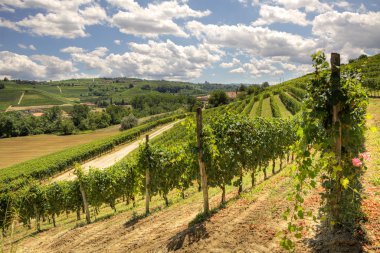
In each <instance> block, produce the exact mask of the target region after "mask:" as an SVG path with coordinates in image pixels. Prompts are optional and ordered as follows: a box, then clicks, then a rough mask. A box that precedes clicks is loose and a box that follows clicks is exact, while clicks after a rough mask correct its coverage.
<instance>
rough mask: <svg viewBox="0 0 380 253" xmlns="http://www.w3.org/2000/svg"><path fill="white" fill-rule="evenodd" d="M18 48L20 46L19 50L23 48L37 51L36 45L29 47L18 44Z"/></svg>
mask: <svg viewBox="0 0 380 253" xmlns="http://www.w3.org/2000/svg"><path fill="white" fill-rule="evenodd" d="M17 46H18V47H19V48H22V49H30V50H33V51H35V50H37V49H36V47H35V46H34V45H29V46H28V45H24V44H22V43H18V44H17Z"/></svg>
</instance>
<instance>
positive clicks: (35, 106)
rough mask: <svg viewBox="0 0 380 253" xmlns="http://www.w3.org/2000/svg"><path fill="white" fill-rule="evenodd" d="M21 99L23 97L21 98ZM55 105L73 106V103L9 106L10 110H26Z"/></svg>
mask: <svg viewBox="0 0 380 253" xmlns="http://www.w3.org/2000/svg"><path fill="white" fill-rule="evenodd" d="M20 99H21V98H20ZM55 106H60V107H61V106H73V105H72V104H62V105H31V106H16V107H15V106H12V107H11V108H8V111H26V110H36V109H48V108H52V107H55Z"/></svg>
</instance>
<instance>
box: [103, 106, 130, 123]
mask: <svg viewBox="0 0 380 253" xmlns="http://www.w3.org/2000/svg"><path fill="white" fill-rule="evenodd" d="M106 112H107V113H108V114H109V115H110V116H111V124H112V125H115V124H120V122H121V120H122V119H123V117H124V116H127V115H128V114H129V109H126V108H125V107H123V106H117V105H110V106H108V107H107V109H106Z"/></svg>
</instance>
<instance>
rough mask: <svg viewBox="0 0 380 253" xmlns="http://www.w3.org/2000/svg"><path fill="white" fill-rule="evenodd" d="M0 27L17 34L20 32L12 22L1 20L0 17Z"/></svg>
mask: <svg viewBox="0 0 380 253" xmlns="http://www.w3.org/2000/svg"><path fill="white" fill-rule="evenodd" d="M0 27H5V28H8V29H12V30H15V31H18V32H19V31H20V28H18V27H17V25H16V24H15V23H13V22H12V21H9V20H6V19H3V18H1V17H0Z"/></svg>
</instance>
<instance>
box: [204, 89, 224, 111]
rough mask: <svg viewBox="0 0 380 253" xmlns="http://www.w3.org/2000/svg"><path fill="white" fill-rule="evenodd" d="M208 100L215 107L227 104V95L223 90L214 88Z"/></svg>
mask: <svg viewBox="0 0 380 253" xmlns="http://www.w3.org/2000/svg"><path fill="white" fill-rule="evenodd" d="M208 102H209V104H210V105H212V106H213V107H217V106H219V105H225V104H227V103H228V97H227V94H226V92H224V91H223V90H215V91H213V92H211V94H210V98H209V100H208Z"/></svg>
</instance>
